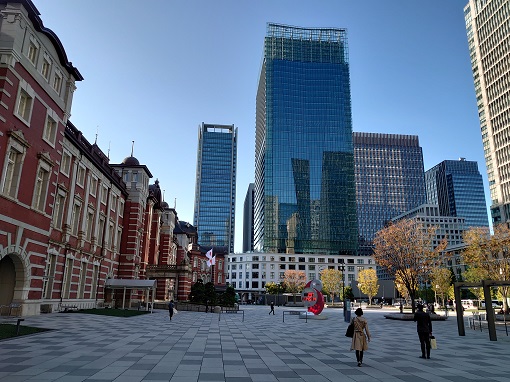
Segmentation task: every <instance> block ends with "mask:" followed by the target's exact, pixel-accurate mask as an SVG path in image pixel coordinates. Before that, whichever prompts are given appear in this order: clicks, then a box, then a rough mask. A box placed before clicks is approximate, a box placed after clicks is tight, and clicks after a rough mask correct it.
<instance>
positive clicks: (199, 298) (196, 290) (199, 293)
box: [188, 279, 205, 303]
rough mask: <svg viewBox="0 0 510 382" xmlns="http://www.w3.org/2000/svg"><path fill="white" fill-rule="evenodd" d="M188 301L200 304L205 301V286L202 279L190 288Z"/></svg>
mask: <svg viewBox="0 0 510 382" xmlns="http://www.w3.org/2000/svg"><path fill="white" fill-rule="evenodd" d="M188 299H189V300H190V301H191V302H196V303H202V302H204V301H205V286H204V282H203V281H202V279H198V280H197V282H196V283H195V284H193V285H192V286H191V292H190V294H189V297H188Z"/></svg>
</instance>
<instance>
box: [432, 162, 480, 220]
mask: <svg viewBox="0 0 510 382" xmlns="http://www.w3.org/2000/svg"><path fill="white" fill-rule="evenodd" d="M425 184H426V187H427V203H431V204H437V205H438V206H439V212H440V214H441V215H442V216H457V217H462V218H464V219H465V223H464V224H465V226H466V228H469V227H488V226H489V218H488V216H487V204H486V202H485V192H484V190H483V179H482V175H481V174H480V172H479V171H478V164H477V163H476V162H474V161H467V160H465V159H464V158H461V159H459V160H458V161H455V160H445V161H443V162H441V163H439V164H437V165H435V166H434V167H432V168H431V169H430V170H428V171H426V172H425Z"/></svg>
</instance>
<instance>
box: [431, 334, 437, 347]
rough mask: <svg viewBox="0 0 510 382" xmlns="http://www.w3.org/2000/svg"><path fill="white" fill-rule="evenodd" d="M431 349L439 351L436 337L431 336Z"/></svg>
mask: <svg viewBox="0 0 510 382" xmlns="http://www.w3.org/2000/svg"><path fill="white" fill-rule="evenodd" d="M430 348H431V349H437V342H436V337H434V336H430Z"/></svg>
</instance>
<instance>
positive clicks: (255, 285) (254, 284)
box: [227, 273, 355, 289]
mask: <svg viewBox="0 0 510 382" xmlns="http://www.w3.org/2000/svg"><path fill="white" fill-rule="evenodd" d="M273 276H274V275H273ZM316 276H317V275H316V274H315V273H310V274H308V279H309V280H313V279H315V278H316ZM347 276H348V277H347V284H348V285H349V284H352V282H354V281H355V275H354V274H348V275H347ZM283 278H284V275H283V273H281V274H280V280H283ZM271 279H273V280H275V278H274V277H271ZM227 284H229V285H232V286H233V287H234V288H237V289H259V288H262V289H264V288H265V286H266V281H260V282H259V281H258V280H247V279H246V280H244V281H238V280H230V281H227ZM259 285H260V287H259Z"/></svg>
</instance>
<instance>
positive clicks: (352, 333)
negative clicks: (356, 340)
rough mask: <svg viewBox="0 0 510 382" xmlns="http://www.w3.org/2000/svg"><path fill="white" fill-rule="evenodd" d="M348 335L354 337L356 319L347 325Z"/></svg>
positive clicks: (346, 334) (346, 333)
mask: <svg viewBox="0 0 510 382" xmlns="http://www.w3.org/2000/svg"><path fill="white" fill-rule="evenodd" d="M345 336H346V337H350V338H352V337H353V336H354V321H351V323H350V324H349V326H348V327H347V331H346V332H345Z"/></svg>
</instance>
